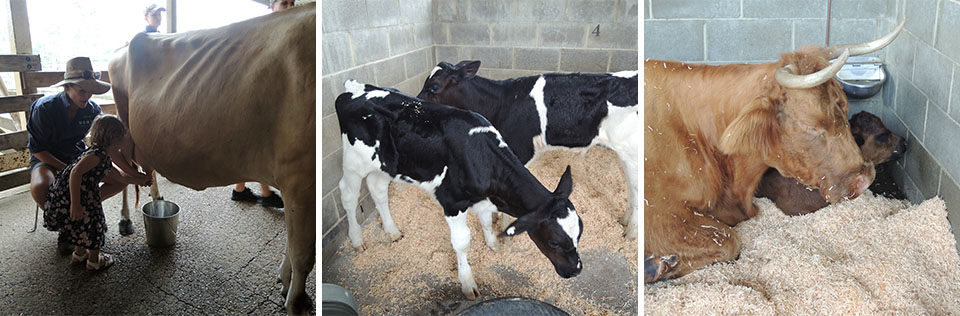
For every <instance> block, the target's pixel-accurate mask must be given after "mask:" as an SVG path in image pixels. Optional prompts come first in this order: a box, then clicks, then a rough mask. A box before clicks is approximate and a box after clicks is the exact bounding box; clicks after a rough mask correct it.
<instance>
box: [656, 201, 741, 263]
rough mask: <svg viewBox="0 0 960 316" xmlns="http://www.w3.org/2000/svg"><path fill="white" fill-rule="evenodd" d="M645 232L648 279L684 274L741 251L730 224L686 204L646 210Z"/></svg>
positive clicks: (735, 256)
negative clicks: (697, 211) (667, 208)
mask: <svg viewBox="0 0 960 316" xmlns="http://www.w3.org/2000/svg"><path fill="white" fill-rule="evenodd" d="M661 206H662V205H661ZM644 233H645V234H644V241H643V245H644V255H645V256H646V257H647V258H648V260H644V282H656V281H659V280H665V279H672V278H677V277H681V276H684V275H686V274H688V273H690V272H692V271H694V270H696V269H699V268H702V267H704V266H707V265H710V264H714V263H717V262H723V261H729V260H733V259H736V258H737V257H738V256H739V255H740V239H739V237H738V236H737V233H736V232H735V231H734V230H733V229H732V228H730V226H727V225H726V224H724V223H721V222H720V221H718V220H717V219H715V218H713V217H711V216H709V215H702V214H700V213H694V212H693V211H691V210H689V209H686V208H684V207H682V206H677V207H676V208H674V209H670V210H669V211H666V212H664V211H661V210H650V209H648V210H645V211H644Z"/></svg>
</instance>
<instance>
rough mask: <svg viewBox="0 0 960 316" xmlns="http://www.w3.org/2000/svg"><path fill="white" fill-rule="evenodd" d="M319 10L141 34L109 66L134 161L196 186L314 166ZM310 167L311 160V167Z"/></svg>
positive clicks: (269, 179)
mask: <svg viewBox="0 0 960 316" xmlns="http://www.w3.org/2000/svg"><path fill="white" fill-rule="evenodd" d="M315 25H316V13H315V6H314V5H313V4H310V5H305V6H302V7H298V8H295V9H291V10H287V11H284V12H279V13H273V14H268V15H266V16H263V17H259V18H255V19H251V20H247V21H244V22H240V23H235V24H231V25H228V26H225V27H221V28H217V29H210V30H200V31H192V32H186V33H181V34H169V35H149V34H146V33H141V34H138V35H137V36H136V37H134V38H133V40H131V42H130V45H129V47H128V49H127V51H126V52H125V54H124V55H123V56H122V57H120V58H118V59H115V60H114V61H112V62H111V64H110V72H111V74H112V75H114V76H115V79H114V90H115V97H116V99H117V105H118V108H119V111H120V114H121V118H123V119H124V120H125V121H126V122H127V123H128V125H129V127H130V131H131V135H132V136H133V138H134V142H135V143H136V146H137V154H138V157H137V159H138V160H139V161H140V162H141V163H142V164H144V165H145V166H148V167H152V168H154V169H156V170H157V171H158V172H160V173H161V174H163V175H164V176H166V177H167V178H169V179H171V180H173V181H174V182H177V183H180V184H183V185H186V186H190V187H193V188H197V189H199V188H203V187H209V186H218V185H226V184H230V183H236V182H240V181H248V180H257V181H262V182H266V183H268V184H271V185H278V182H279V181H282V180H281V179H278V178H281V176H280V175H283V174H292V173H293V172H294V170H291V169H296V168H302V167H303V166H306V165H307V164H309V165H311V166H312V165H314V160H315V150H314V149H313V144H314V143H315V131H314V126H315V125H316V118H315V112H316V107H315V103H316V95H315V91H316V88H315V86H316V69H315V65H316V48H315V42H316V33H315ZM307 160H309V162H307Z"/></svg>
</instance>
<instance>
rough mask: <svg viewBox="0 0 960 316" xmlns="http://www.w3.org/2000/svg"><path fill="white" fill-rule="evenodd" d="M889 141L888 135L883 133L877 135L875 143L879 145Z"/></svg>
mask: <svg viewBox="0 0 960 316" xmlns="http://www.w3.org/2000/svg"><path fill="white" fill-rule="evenodd" d="M889 140H890V133H883V134H880V135H877V142H879V143H886V142H887V141H889Z"/></svg>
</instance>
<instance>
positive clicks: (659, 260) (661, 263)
mask: <svg viewBox="0 0 960 316" xmlns="http://www.w3.org/2000/svg"><path fill="white" fill-rule="evenodd" d="M679 262H680V259H678V258H677V256H673V255H671V256H663V257H650V258H647V259H644V260H643V283H653V282H657V281H660V280H663V279H665V276H666V274H667V272H669V271H670V270H672V269H673V268H675V267H677V263H679Z"/></svg>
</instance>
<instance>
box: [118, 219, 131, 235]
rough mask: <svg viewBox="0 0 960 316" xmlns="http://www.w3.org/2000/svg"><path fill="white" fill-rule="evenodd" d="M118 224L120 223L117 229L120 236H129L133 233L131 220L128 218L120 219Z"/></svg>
mask: <svg viewBox="0 0 960 316" xmlns="http://www.w3.org/2000/svg"><path fill="white" fill-rule="evenodd" d="M119 225H120V229H119V231H120V235H121V236H130V235H132V234H133V231H134V230H133V221H131V220H129V219H121V220H120V224H119Z"/></svg>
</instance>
